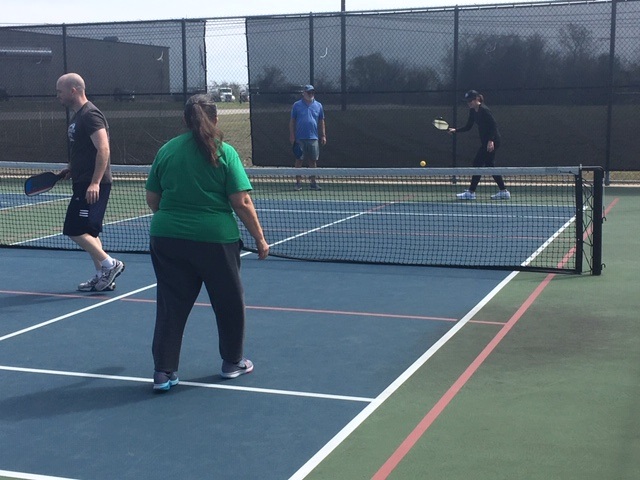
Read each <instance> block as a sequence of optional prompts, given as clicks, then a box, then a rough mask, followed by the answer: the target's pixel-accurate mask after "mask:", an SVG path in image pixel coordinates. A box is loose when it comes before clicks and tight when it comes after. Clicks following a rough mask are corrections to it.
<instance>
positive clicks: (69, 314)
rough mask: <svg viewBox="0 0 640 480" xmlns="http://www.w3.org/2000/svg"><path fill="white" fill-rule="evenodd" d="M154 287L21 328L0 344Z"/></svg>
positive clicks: (6, 336)
mask: <svg viewBox="0 0 640 480" xmlns="http://www.w3.org/2000/svg"><path fill="white" fill-rule="evenodd" d="M155 286H156V284H155V283H154V284H152V285H147V286H146V287H142V288H139V289H137V290H133V291H131V292H127V293H124V294H122V295H118V296H117V297H113V298H110V299H109V300H105V301H104V302H100V303H96V304H94V305H91V306H89V307H85V308H81V309H80V310H76V311H74V312H71V313H66V314H64V315H60V316H59V317H56V318H52V319H51V320H47V321H46V322H42V323H38V324H37V325H32V326H30V327H27V328H23V329H22V330H18V331H16V332H13V333H9V334H7V335H4V336H2V337H0V342H2V341H3V340H6V339H8V338H12V337H17V336H18V335H22V334H23V333H27V332H31V331H32V330H37V329H38V328H42V327H46V326H47V325H51V324H52V323H56V322H59V321H60V320H64V319H65V318H69V317H73V316H75V315H79V314H81V313H84V312H88V311H89V310H93V309H95V308H99V307H103V306H105V305H108V304H109V303H113V302H117V301H118V300H120V299H122V298H126V297H130V296H131V295H135V294H136V293H140V292H144V291H145V290H149V289H150V288H154V287H155Z"/></svg>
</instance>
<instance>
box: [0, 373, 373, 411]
mask: <svg viewBox="0 0 640 480" xmlns="http://www.w3.org/2000/svg"><path fill="white" fill-rule="evenodd" d="M0 370H5V371H8V372H22V373H38V374H43V375H59V376H61V377H79V378H98V379H102V380H118V381H123V382H138V383H153V379H151V378H141V377H125V376H120V375H104V374H99V373H84V372H68V371H61V370H47V369H41V368H24V367H11V366H8V365H0ZM180 385H187V386H189V387H200V388H212V389H218V390H236V391H241V392H253V393H264V394H270V395H284V396H290V397H309V398H323V399H327V400H340V401H345V402H364V403H369V402H372V401H373V398H367V397H357V396H353V395H332V394H328V393H314V392H300V391H295V390H279V389H273V388H255V387H243V386H239V385H222V384H219V383H202V382H183V381H182V380H180Z"/></svg>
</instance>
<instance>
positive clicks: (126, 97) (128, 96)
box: [113, 88, 136, 102]
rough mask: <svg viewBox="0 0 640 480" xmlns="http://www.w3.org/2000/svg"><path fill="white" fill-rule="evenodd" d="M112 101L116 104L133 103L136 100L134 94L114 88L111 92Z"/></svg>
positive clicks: (123, 89)
mask: <svg viewBox="0 0 640 480" xmlns="http://www.w3.org/2000/svg"><path fill="white" fill-rule="evenodd" d="M113 99H114V100H115V101H116V102H133V101H134V100H135V99H136V92H134V91H133V90H127V89H125V88H116V89H115V90H114V91H113Z"/></svg>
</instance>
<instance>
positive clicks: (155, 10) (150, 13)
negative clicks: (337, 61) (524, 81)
mask: <svg viewBox="0 0 640 480" xmlns="http://www.w3.org/2000/svg"><path fill="white" fill-rule="evenodd" d="M495 3H513V2H505V1H504V0H494V1H483V0H475V1H474V0H457V1H455V0H452V1H450V2H447V1H446V0H345V5H346V10H347V11H360V10H384V9H401V8H425V7H443V6H452V5H476V4H477V5H490V4H495ZM521 3H522V2H521ZM529 3H532V2H529ZM341 6H342V1H341V0H320V1H316V2H303V1H300V0H277V1H275V2H269V1H267V0H239V1H238V0H226V1H224V0H222V1H219V0H209V1H207V0H177V1H165V0H108V1H104V0H100V1H98V0H3V2H2V7H1V10H2V12H1V14H0V25H4V26H9V25H24V24H38V25H39V24H45V23H50V24H60V23H86V22H115V21H129V20H164V19H177V18H215V17H233V16H251V15H279V14H288V13H309V12H338V11H340V9H341Z"/></svg>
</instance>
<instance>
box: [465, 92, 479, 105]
mask: <svg viewBox="0 0 640 480" xmlns="http://www.w3.org/2000/svg"><path fill="white" fill-rule="evenodd" d="M479 96H480V94H479V93H478V92H477V91H476V90H469V91H468V92H467V93H465V94H464V100H465V102H470V101H471V100H474V99H476V98H478V97H479Z"/></svg>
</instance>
